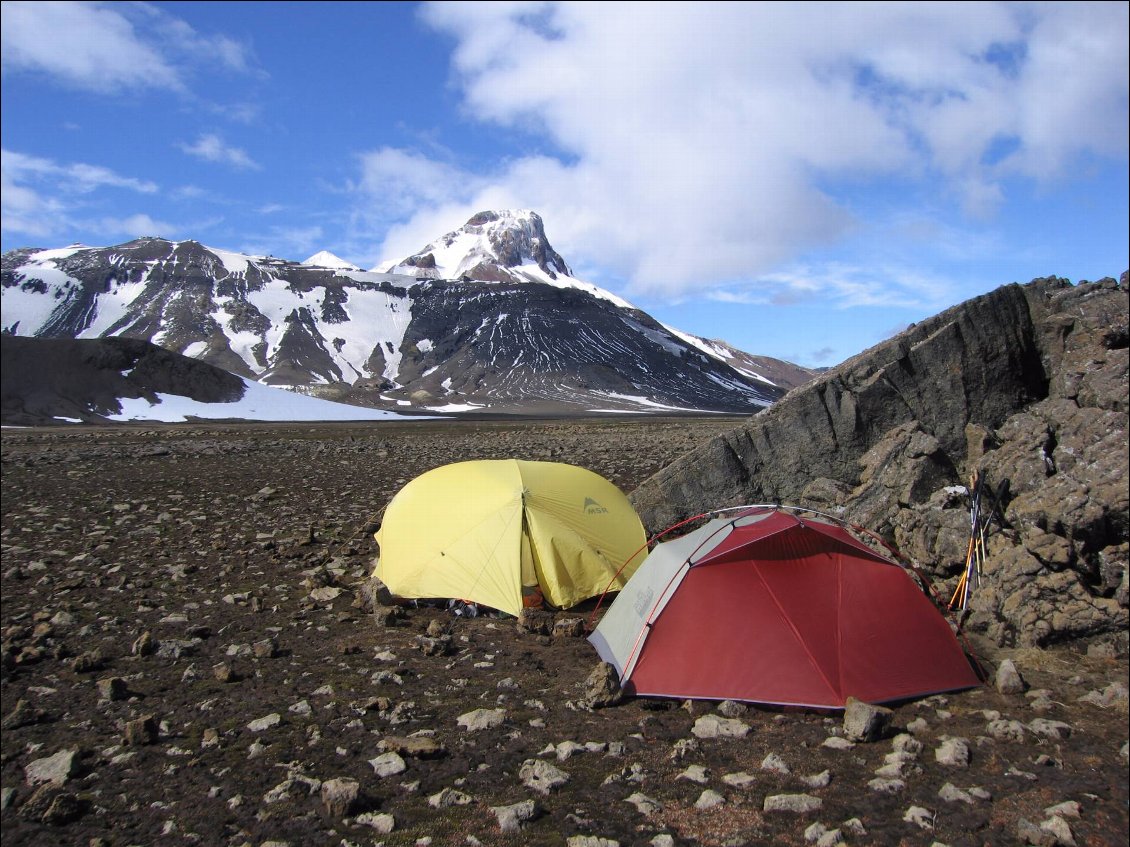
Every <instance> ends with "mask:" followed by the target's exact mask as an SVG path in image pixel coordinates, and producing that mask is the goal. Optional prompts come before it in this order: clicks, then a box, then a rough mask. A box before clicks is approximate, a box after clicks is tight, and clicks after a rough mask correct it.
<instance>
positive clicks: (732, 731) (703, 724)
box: [691, 715, 749, 738]
mask: <svg viewBox="0 0 1130 847" xmlns="http://www.w3.org/2000/svg"><path fill="white" fill-rule="evenodd" d="M691 734H692V735H694V736H695V737H696V738H745V737H746V735H748V734H749V725H748V724H745V723H742V722H741V721H739V720H737V719H735V718H720V717H718V716H717V715H703V716H702V717H701V718H699V719H698V720H696V721H695V722H694V726H693V727H691Z"/></svg>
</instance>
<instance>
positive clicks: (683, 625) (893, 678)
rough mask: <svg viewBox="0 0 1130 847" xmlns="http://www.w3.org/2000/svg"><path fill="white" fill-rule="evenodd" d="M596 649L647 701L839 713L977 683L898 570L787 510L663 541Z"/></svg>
mask: <svg viewBox="0 0 1130 847" xmlns="http://www.w3.org/2000/svg"><path fill="white" fill-rule="evenodd" d="M668 547H672V548H674V549H673V550H672V551H670V552H669V551H667V550H665V548H668ZM653 559H655V566H654V567H649V563H651V562H652V560H653ZM590 641H591V642H592V643H593V645H594V646H595V647H596V649H597V651H598V652H599V653H600V654H601V656H602V658H604V659H605V660H606V661H610V662H612V664H613V665H615V666H616V668H617V670H618V671H619V673H620V676H621V685H622V687H623V688H624V690H625V691H626V692H627V693H629V694H636V695H642V696H662V697H678V698H699V699H710V700H726V699H730V700H743V701H748V702H755V703H771V704H780V705H799V706H810V707H820V708H842V707H843V706H844V705H845V704H846V702H847V698H848V697H855V698H857V699H859V700H863V701H866V702H870V703H881V702H890V701H894V700H902V699H907V698H911V697H917V696H923V695H927V694H933V693H937V692H940V691H951V690H957V689H962V688H969V687H972V686H975V685H978V684H979V681H978V679H977V676H976V674H975V673H974V672H973V669H972V667H971V666H970V663H969V661H968V659H967V658H966V656H965V654H964V653H963V651H962V649H961V647H960V645H959V644H958V643H957V640H956V638H955V637H954V635H953V632H952V631H951V629H950V626H949V624H948V623H947V622H946V620H945V619H944V618H943V617H942V615H941V613H940V612H939V611H938V610H937V608H936V607H935V606H934V605H933V603H932V602H931V601H930V599H929V598H928V597H927V596H926V595H925V594H924V593H923V592H922V590H921V588H919V586H918V585H917V584H916V583H915V581H914V580H913V579H912V578H911V577H910V576H909V575H908V574H907V573H906V571H905V570H904V569H903V568H902V567H901V566H900V565H898V564H897V563H895V562H893V561H891V560H889V559H887V558H885V557H883V556H881V555H879V554H878V553H876V552H875V551H873V550H872V549H871V548H869V547H868V546H866V545H865V544H863V543H862V542H860V541H859V540H857V539H856V538H855V537H853V536H852V534H851V533H850V532H849V531H848V530H846V529H845V528H843V527H841V526H838V525H836V524H833V523H831V522H828V521H825V520H821V519H818V518H810V517H801V516H799V515H797V514H795V513H792V512H788V511H784V510H780V509H771V510H766V509H762V510H759V511H756V512H752V513H745V514H742V515H740V516H739V517H736V518H728V519H720V520H716V521H713V522H712V523H711V524H708V525H707V526H706V527H703V529H701V530H698V531H696V533H694V534H692V536H690V537H688V538H686V539H679V540H677V541H676V542H670V543H668V544H660V545H659V546H658V547H657V548H656V549H655V550H654V551H653V552H652V554H651V555H650V556H649V557H648V559H647V560H645V561H644V563H643V564H642V565H641V566H640V568H639V570H638V571H637V572H636V574H635V575H634V576H633V577H632V579H631V580H629V582H628V584H627V586H625V588H624V590H623V591H621V593H620V595H619V596H618V597H617V599H616V601H615V602H614V603H613V604H612V605H611V607H610V608H609V609H608V612H607V613H606V614H605V616H604V618H603V619H602V620H601V622H600V625H599V626H598V627H597V629H596V631H594V633H593V635H592V636H591V637H590Z"/></svg>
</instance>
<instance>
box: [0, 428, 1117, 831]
mask: <svg viewBox="0 0 1130 847" xmlns="http://www.w3.org/2000/svg"><path fill="white" fill-rule="evenodd" d="M733 423H734V422H733V421H732V420H731V421H726V420H721V419H706V420H704V419H682V420H677V419H664V420H652V421H638V420H615V421H564V422H539V421H527V422H510V423H484V422H479V423H474V422H461V423H441V422H424V421H420V422H414V423H410V424H370V425H363V426H360V425H320V426H319V425H308V424H302V425H289V426H284V425H278V426H262V427H253V426H247V425H243V426H239V425H231V426H221V425H208V426H204V425H201V426H182V427H160V428H158V427H153V428H143V427H120V428H105V429H96V428H66V429H53V430H46V429H39V430H5V431H4V432H3V436H2V447H3V449H2V460H3V464H2V470H3V476H2V480H3V525H2V541H3V566H2V567H3V571H2V572H3V596H2V606H0V626H2V635H3V687H2V699H3V705H2V710H0V711H2V719H3V733H2V762H0V764H2V769H0V774H2V789H3V794H2V824H3V841H4V844H5V847H7V845H13V847H14V845H26V844H43V845H55V844H74V845H142V844H146V845H147V844H163V845H176V844H204V845H212V844H216V845H244V844H247V845H253V847H265V845H268V844H274V845H279V844H289V845H292V847H299V845H332V847H338V845H372V844H379V843H383V844H387V845H415V844H431V845H437V847H438V845H474V844H501V845H519V844H546V845H550V844H554V845H556V844H569V845H571V847H588V845H593V847H596V845H610V844H612V843H618V844H621V845H629V844H641V845H642V844H655V845H660V844H710V845H722V844H734V845H738V844H762V843H778V844H805V843H815V844H825V845H828V844H836V843H841V842H846V843H849V844H934V843H941V844H950V845H982V844H1002V845H1003V844H1017V843H1032V844H1064V845H1069V844H1078V845H1084V844H1119V845H1121V844H1125V843H1126V839H1127V834H1128V828H1130V827H1128V814H1127V802H1128V787H1127V746H1126V744H1127V663H1126V660H1125V659H1124V658H1115V657H1113V656H1111V655H1103V654H1102V653H1101V652H1100V651H1092V652H1091V653H1090V654H1088V652H1087V650H1086V649H1085V645H1081V644H1080V645H1068V646H1059V647H1056V648H1051V649H1047V650H1038V649H1035V648H1026V649H1013V650H1008V651H1004V650H1001V649H999V648H995V647H991V646H989V645H987V644H980V643H978V644H974V645H973V646H974V648H975V649H976V650H978V651H979V658H980V661H981V663H982V664H983V665H984V667H985V669H986V671H987V674H988V677H989V681H988V684H986V685H985V686H983V687H981V688H979V689H976V690H973V691H968V692H964V693H956V694H948V695H946V696H940V697H932V698H929V699H927V700H922V701H917V702H911V703H905V704H899V705H897V706H895V707H894V708H893V709H892V710H891V712H890V714H885V713H880V714H878V715H877V716H876V718H877V720H878V723H879V726H882V725H883V721H884V720H885V721H887V723H886V726H885V729H884V730H883V731H882V732H880V733H879V737H877V738H874V739H873V740H870V741H868V740H852V736H853V733H855V731H856V729H857V726H856V724H855V722H854V716H853V719H852V720H845V718H844V716H843V715H840V714H815V713H811V712H803V711H787V710H784V711H783V710H772V709H757V708H747V707H744V706H740V705H737V704H733V703H726V704H716V703H686V704H684V703H675V702H657V701H643V700H640V701H626V702H622V703H620V704H618V705H611V706H606V707H599V708H594V707H593V706H592V705H591V703H592V700H591V699H589V698H590V696H591V695H590V693H589V689H588V688H587V687H586V681H587V680H588V678H589V677H590V673H591V672H592V671H593V670H594V669H596V668H597V667H598V661H597V657H596V654H595V652H594V651H593V650H592V649H591V647H590V646H589V645H588V643H587V642H586V641H585V640H584V639H583V638H582V637H578V636H577V635H576V632H577V630H578V627H577V626H576V625H575V624H574V623H573V622H576V621H580V622H587V621H588V620H589V618H590V615H591V614H592V611H591V609H583V610H579V611H577V610H574V611H571V612H563V613H558V614H557V615H556V616H554V619H553V620H552V621H551V623H553V624H555V626H554V627H553V628H552V629H550V630H549V634H538V633H536V632H531V631H527V630H521V629H520V628H519V627H518V626H516V623H515V621H514V620H513V619H510V618H502V617H487V616H482V617H477V618H474V619H466V618H455V617H452V616H451V615H450V614H449V613H448V612H446V611H445V610H441V609H435V608H414V609H408V610H406V612H405V613H404V614H403V615H402V616H401V617H399V618H398V617H395V616H393V617H389V616H388V615H387V613H383V612H382V613H381V614H380V615H378V614H375V613H374V612H372V611H370V610H369V609H367V608H364V607H363V606H362V605H361V604H360V602H359V596H358V591H357V590H356V589H357V587H358V586H359V585H361V584H362V583H363V582H364V580H365V577H366V575H367V572H368V569H369V564H370V561H371V559H372V556H373V555H374V553H375V548H374V543H373V541H372V538H371V530H372V529H373V527H374V524H375V521H376V519H377V517H376V516H377V515H378V514H379V512H380V510H381V508H382V507H383V506H384V504H385V503H386V502H387V501H388V499H389V498H390V497H391V496H392V495H393V494H394V493H395V492H396V491H397V490H398V489H399V487H400V486H402V485H403V484H404V483H405V482H407V481H408V480H409V479H411V478H413V477H414V476H416V475H417V474H419V473H421V472H423V471H425V470H428V469H430V468H432V467H435V466H438V465H440V464H444V463H447V462H452V461H459V460H463V459H470V458H490V457H504V456H513V457H518V458H527V459H552V460H557V461H566V462H571V463H574V464H579V465H583V466H585V467H588V468H590V469H592V470H594V471H596V472H598V473H601V474H603V475H605V476H607V477H608V478H610V479H612V480H613V481H614V482H616V483H617V484H618V485H620V486H621V488H623V489H624V490H626V491H630V490H632V489H633V488H634V487H635V486H636V485H637V484H638V483H640V482H641V481H642V480H643V479H644V478H645V477H647V476H648V475H649V474H651V473H653V472H654V471H656V470H658V469H659V468H661V467H663V466H665V465H666V464H668V463H669V462H671V461H672V460H673V459H674V458H675V457H676V456H678V455H681V454H683V453H685V452H686V451H688V450H689V449H690V448H692V447H694V446H697V445H698V444H700V443H702V442H703V441H704V440H706V439H707V438H709V437H710V436H712V435H714V434H716V433H718V432H720V431H721V430H723V429H726V428H728V427H730V426H732V425H733ZM652 529H653V528H652ZM378 611H381V610H378ZM1005 660H1011V662H1012V663H1013V664H1014V665H1015V667H1016V668H1017V669H1018V671H1019V675H1020V677H1022V680H1023V684H1020V682H1019V681H1018V680H1017V679H1015V678H1013V679H1012V680H1011V683H1012V684H1011V685H1010V684H1008V680H1006V679H1005V677H1006V676H1007V674H1004V673H1000V674H998V671H1000V669H1001V668H1002V666H1003V668H1004V670H1005V671H1007V670H1008V667H1009V666H1008V665H1007V664H1006V663H1005ZM998 675H999V676H1000V677H1001V685H1000V686H999V687H998V685H997V684H996V679H997V677H998Z"/></svg>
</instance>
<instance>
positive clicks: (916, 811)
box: [902, 806, 935, 829]
mask: <svg viewBox="0 0 1130 847" xmlns="http://www.w3.org/2000/svg"><path fill="white" fill-rule="evenodd" d="M934 817H935V814H934V813H933V812H931V811H930V810H929V809H924V808H922V807H921V806H911V807H910V808H909V809H907V810H906V814H904V815H903V816H902V819H903V820H904V821H906V822H907V823H912V824H914V825H915V826H917V827H918V828H920V829H933V828H934Z"/></svg>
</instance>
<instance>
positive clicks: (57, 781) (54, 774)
mask: <svg viewBox="0 0 1130 847" xmlns="http://www.w3.org/2000/svg"><path fill="white" fill-rule="evenodd" d="M77 755H78V750H60V751H59V752H58V753H55V754H54V755H53V756H47V757H45V758H42V759H36V760H35V761H33V762H29V763H28V765H27V766H26V767H25V768H24V779H25V781H26V782H27V784H28V785H42V784H44V783H46V784H49V785H54V786H57V787H60V786H62V785H64V784H66V782H67V780H68V779H70V778H71V777H72V776H73V775H74V772H75V757H76V756H77Z"/></svg>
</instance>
